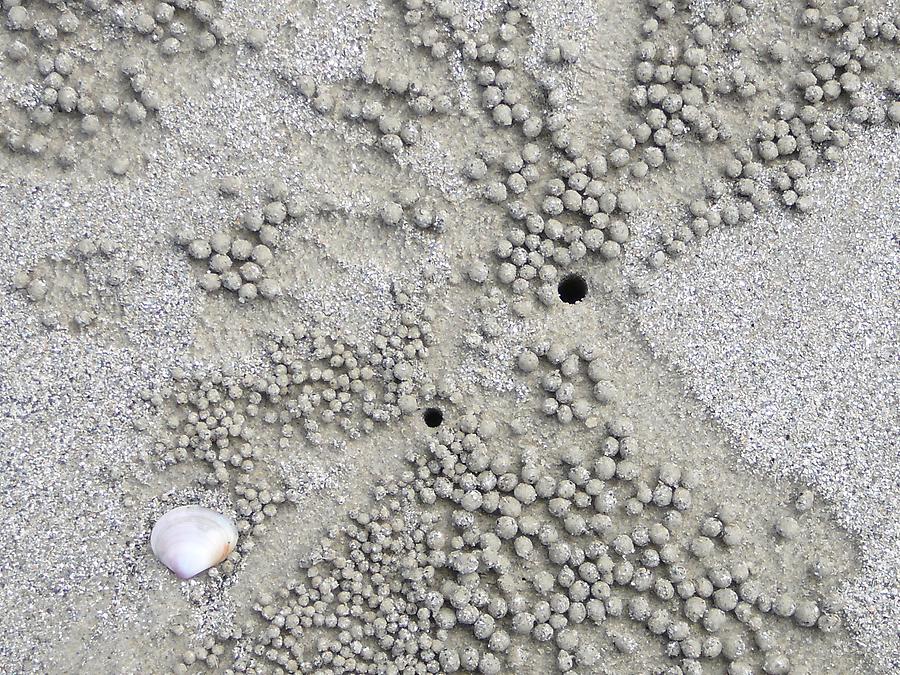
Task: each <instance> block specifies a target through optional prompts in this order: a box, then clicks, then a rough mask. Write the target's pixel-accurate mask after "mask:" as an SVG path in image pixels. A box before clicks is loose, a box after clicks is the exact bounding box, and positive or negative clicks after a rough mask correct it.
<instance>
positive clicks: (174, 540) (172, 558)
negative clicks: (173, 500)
mask: <svg viewBox="0 0 900 675" xmlns="http://www.w3.org/2000/svg"><path fill="white" fill-rule="evenodd" d="M237 540H238V531H237V527H235V525H234V523H233V522H232V521H231V519H230V518H226V517H225V516H223V515H221V514H219V513H216V512H215V511H213V510H211V509H207V508H204V507H202V506H179V507H178V508H175V509H172V510H171V511H169V512H168V513H166V514H165V515H163V517H162V518H160V519H159V520H157V521H156V525H154V526H153V531H152V532H151V533H150V548H151V549H153V554H154V555H155V556H156V557H157V558H158V559H159V561H160V562H161V563H162V564H163V565H165V566H166V567H168V568H169V569H170V570H172V571H173V572H175V574H177V575H178V577H179V578H180V579H190V578H191V577H194V576H196V575H198V574H200V572H202V571H204V570H208V569H209V568H210V567H213V566H214V565H218V564H219V563H220V562H222V561H223V560H225V558H227V557H228V556H229V554H230V553H231V552H232V551H233V550H234V547H235V545H236V544H237Z"/></svg>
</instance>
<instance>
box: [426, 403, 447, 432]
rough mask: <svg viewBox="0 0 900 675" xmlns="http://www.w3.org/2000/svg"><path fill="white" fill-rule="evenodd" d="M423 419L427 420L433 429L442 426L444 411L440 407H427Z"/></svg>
mask: <svg viewBox="0 0 900 675" xmlns="http://www.w3.org/2000/svg"><path fill="white" fill-rule="evenodd" d="M422 419H423V420H425V424H427V425H428V426H430V427H431V428H432V429H433V428H434V427H439V426H441V422H443V421H444V413H442V412H441V411H440V409H439V408H425V412H423V413H422Z"/></svg>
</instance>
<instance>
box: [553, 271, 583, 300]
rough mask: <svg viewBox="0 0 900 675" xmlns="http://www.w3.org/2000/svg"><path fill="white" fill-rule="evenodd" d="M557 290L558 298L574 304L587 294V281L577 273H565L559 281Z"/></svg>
mask: <svg viewBox="0 0 900 675" xmlns="http://www.w3.org/2000/svg"><path fill="white" fill-rule="evenodd" d="M558 290H559V298H560V300H562V301H563V302H566V303H568V304H570V305H574V304H575V303H576V302H579V301H580V300H584V296H586V295H587V282H586V281H585V280H584V277H582V276H581V275H579V274H567V275H566V276H564V277H563V278H562V281H560V282H559V288H558Z"/></svg>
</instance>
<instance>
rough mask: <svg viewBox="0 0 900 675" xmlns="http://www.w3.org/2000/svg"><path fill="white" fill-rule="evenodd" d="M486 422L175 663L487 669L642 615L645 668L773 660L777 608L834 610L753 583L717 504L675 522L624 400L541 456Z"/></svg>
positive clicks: (593, 659) (258, 669)
mask: <svg viewBox="0 0 900 675" xmlns="http://www.w3.org/2000/svg"><path fill="white" fill-rule="evenodd" d="M496 432H497V429H496V426H495V425H494V424H493V423H492V422H491V421H490V420H487V419H482V420H480V421H479V420H478V418H477V417H475V416H474V415H467V416H464V417H463V418H462V419H461V420H460V422H459V424H458V425H457V427H456V428H454V429H451V428H449V427H447V426H444V427H442V428H441V429H439V430H438V431H437V434H436V436H435V437H434V438H433V439H431V440H430V441H429V442H428V443H427V445H426V446H425V447H423V448H422V449H421V451H419V452H416V453H414V454H413V456H411V457H410V458H409V461H410V465H409V470H407V471H406V472H404V474H403V475H402V476H401V477H400V478H399V479H398V480H396V481H391V482H389V483H387V484H386V485H382V486H379V487H377V488H376V490H375V503H374V505H373V507H372V508H371V510H368V511H362V512H355V513H352V514H351V520H352V522H351V523H350V524H348V525H346V526H343V527H341V528H340V532H338V531H337V528H335V529H334V530H332V531H331V532H330V534H329V540H328V541H327V542H326V543H325V544H324V547H323V549H322V551H321V553H320V555H318V556H317V557H316V559H314V560H311V561H308V562H307V563H305V575H304V576H305V578H302V577H301V578H300V579H297V580H295V581H292V582H291V583H289V584H288V586H286V587H285V588H283V589H281V590H279V592H278V593H277V594H275V595H271V594H263V595H261V596H260V597H259V604H258V605H257V609H258V611H259V612H260V614H261V616H262V617H263V618H264V619H265V621H266V622H267V627H265V628H263V629H262V630H260V631H250V632H248V631H245V630H239V631H237V632H235V633H233V634H230V635H224V636H222V637H221V638H220V640H219V641H211V642H210V646H209V648H208V649H203V650H201V651H200V652H199V653H198V652H197V651H191V652H189V653H188V654H186V655H185V657H184V659H183V662H182V664H181V665H180V666H179V667H178V668H176V672H187V666H188V665H194V664H198V665H199V660H202V659H206V660H207V661H208V662H209V661H210V657H213V658H212V663H217V662H218V656H217V655H221V654H223V653H224V652H225V651H226V648H232V649H234V652H235V654H236V655H237V658H236V659H235V661H234V664H233V666H232V668H231V670H230V671H228V672H255V673H285V672H287V673H292V672H303V673H407V672H409V673H420V672H421V673H426V672H427V673H431V672H434V673H437V672H457V671H460V670H462V671H467V672H479V673H484V674H486V675H491V674H494V675H496V674H497V673H500V672H518V669H521V668H523V667H524V666H525V665H526V664H532V665H534V664H535V663H542V661H541V660H540V658H541V657H540V656H539V652H540V645H548V646H552V647H553V650H552V652H553V654H554V656H553V658H552V659H551V660H552V661H553V662H554V666H553V667H554V668H555V669H557V670H558V671H559V672H576V671H577V670H578V669H579V668H590V667H592V666H594V665H596V664H598V663H599V661H600V659H601V658H602V655H603V653H604V650H605V647H604V646H603V645H604V644H607V645H612V646H613V647H614V648H615V650H616V651H617V652H619V653H622V654H626V655H627V654H631V653H633V652H634V651H635V650H636V649H637V642H636V638H637V632H640V631H646V632H647V633H649V634H650V635H652V636H656V639H657V640H658V641H659V643H660V646H661V648H662V650H661V652H662V653H661V655H660V663H661V665H660V668H659V669H658V670H657V671H655V672H665V673H676V672H677V673H700V672H703V670H704V666H706V667H713V668H715V669H716V670H717V671H719V670H721V669H725V670H726V671H727V672H728V673H729V674H730V675H743V674H745V673H748V674H749V673H753V672H758V671H757V669H758V668H760V667H761V668H762V671H763V672H765V673H767V674H772V675H776V674H782V673H788V672H790V671H791V663H790V657H789V654H787V653H786V652H785V651H784V650H783V648H781V647H780V646H779V642H780V640H779V637H778V635H779V628H778V621H779V620H780V619H784V620H788V619H790V620H792V621H794V622H795V623H796V624H798V625H800V626H802V627H806V628H810V629H812V628H814V627H817V628H818V629H820V630H822V631H831V630H834V629H835V628H836V626H837V624H838V619H837V617H836V615H835V614H834V613H833V612H831V611H825V610H826V608H827V609H831V608H830V607H828V606H827V605H826V608H823V607H821V606H820V605H819V604H818V603H817V602H816V601H815V600H812V599H806V598H805V597H804V596H806V595H807V594H808V591H806V590H798V591H797V592H793V593H780V594H774V595H773V594H771V593H768V592H767V591H766V589H765V588H762V587H761V585H760V584H759V583H758V582H757V581H756V579H755V575H754V572H753V570H752V569H751V568H750V567H749V566H748V565H747V564H746V563H744V562H743V561H742V560H741V558H740V556H735V555H733V554H732V553H731V552H730V551H731V549H732V548H733V547H735V546H738V545H739V544H740V543H741V541H742V530H741V526H740V524H739V523H738V522H737V518H736V513H735V510H734V509H733V508H732V507H731V506H730V505H728V504H722V505H720V507H719V508H718V510H717V511H716V512H715V513H714V514H711V515H710V516H709V517H707V518H705V519H704V520H703V521H702V524H701V526H700V531H699V532H695V533H691V532H686V531H684V528H683V527H682V521H683V515H682V514H685V513H686V512H688V511H690V510H691V508H692V497H691V494H692V491H693V490H696V489H697V488H698V486H697V484H696V477H695V476H694V474H693V473H692V472H691V471H690V470H687V469H681V468H679V467H678V466H676V465H674V464H671V463H667V464H663V465H661V466H660V467H658V468H657V469H655V470H653V471H647V470H643V471H642V470H641V469H640V467H639V465H638V464H637V463H636V461H635V460H636V453H637V452H638V448H637V447H636V446H637V444H636V443H635V439H634V438H633V436H631V433H633V428H632V425H631V422H630V420H628V419H627V418H624V417H616V418H614V419H613V420H611V421H610V423H609V424H608V425H607V433H606V434H604V435H603V439H602V441H601V443H600V445H599V447H597V448H594V449H592V450H591V451H590V452H588V453H586V454H582V453H581V452H580V451H574V452H568V453H566V454H565V455H564V458H563V463H562V465H561V466H560V467H559V468H558V469H556V470H551V469H545V468H540V467H538V466H536V465H534V464H529V463H524V464H522V463H520V462H518V461H517V460H514V459H513V458H512V457H510V456H509V455H506V454H504V453H502V452H501V453H494V452H491V451H490V450H489V447H490V446H491V445H492V443H491V439H493V438H494V436H495V434H496ZM808 499H809V496H808V495H805V494H804V495H803V496H802V497H801V499H800V500H799V501H798V504H797V507H798V509H804V508H808V506H809V505H808V503H807V502H808ZM792 522H793V519H791V518H788V519H785V520H784V521H783V523H785V524H783V525H780V526H779V527H780V528H782V529H783V530H784V531H782V532H780V535H781V536H793V535H795V534H796V532H793V533H791V532H789V531H788V530H790V529H791V523H792ZM793 526H794V527H796V522H793ZM248 630H249V627H248ZM598 634H599V635H601V636H604V637H605V641H604V640H601V641H598V640H597V636H598ZM535 659H537V660H535ZM666 664H668V665H666Z"/></svg>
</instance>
